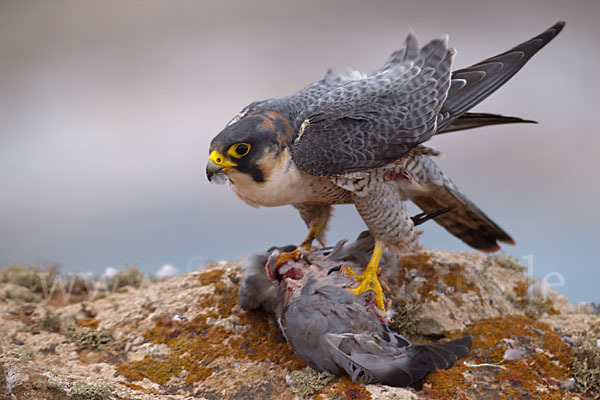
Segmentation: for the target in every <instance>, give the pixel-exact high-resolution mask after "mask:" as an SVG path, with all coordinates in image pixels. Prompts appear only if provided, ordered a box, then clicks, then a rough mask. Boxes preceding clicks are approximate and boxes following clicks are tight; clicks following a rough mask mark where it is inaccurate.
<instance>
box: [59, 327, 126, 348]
mask: <svg viewBox="0 0 600 400" xmlns="http://www.w3.org/2000/svg"><path fill="white" fill-rule="evenodd" d="M64 336H65V339H67V341H68V342H71V343H75V344H76V345H77V347H78V348H79V349H80V350H83V349H88V350H100V349H102V348H103V347H104V346H106V345H109V344H110V343H112V342H113V340H114V339H113V337H112V335H111V334H110V333H109V332H106V331H102V330H93V329H90V328H86V327H79V326H70V327H68V328H67V329H66V330H65V332H64Z"/></svg>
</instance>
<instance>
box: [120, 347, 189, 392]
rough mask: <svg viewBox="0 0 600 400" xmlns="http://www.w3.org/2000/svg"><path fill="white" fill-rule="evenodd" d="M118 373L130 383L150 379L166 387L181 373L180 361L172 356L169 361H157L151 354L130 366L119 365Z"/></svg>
mask: <svg viewBox="0 0 600 400" xmlns="http://www.w3.org/2000/svg"><path fill="white" fill-rule="evenodd" d="M117 371H118V372H119V373H120V374H121V375H123V376H124V377H125V378H127V379H128V380H130V381H139V380H142V379H143V378H148V379H150V380H151V381H152V382H156V383H158V384H161V385H164V384H165V383H167V381H168V380H169V378H170V377H172V376H173V375H177V374H178V373H179V371H181V365H180V362H179V360H178V359H177V358H176V357H174V356H170V357H169V358H168V359H167V360H164V361H163V360H157V359H154V358H152V356H150V354H146V356H145V357H144V358H143V359H141V360H139V361H134V362H133V363H131V364H129V365H124V364H119V365H117Z"/></svg>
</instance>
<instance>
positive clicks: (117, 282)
mask: <svg viewBox="0 0 600 400" xmlns="http://www.w3.org/2000/svg"><path fill="white" fill-rule="evenodd" d="M150 281H151V279H150V277H148V276H147V275H145V274H144V273H143V272H142V271H140V269H139V268H138V267H137V266H133V267H130V268H127V269H126V270H125V271H122V272H118V273H117V274H116V275H115V276H113V277H112V278H110V279H109V280H108V282H107V283H108V287H109V289H110V290H117V289H121V288H124V287H126V286H130V287H133V288H140V287H142V286H145V285H146V284H147V283H148V282H150Z"/></svg>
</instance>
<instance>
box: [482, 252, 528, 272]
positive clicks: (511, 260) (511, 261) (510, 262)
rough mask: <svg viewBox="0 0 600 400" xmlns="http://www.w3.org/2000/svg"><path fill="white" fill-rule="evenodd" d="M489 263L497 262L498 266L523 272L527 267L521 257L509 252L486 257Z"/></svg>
mask: <svg viewBox="0 0 600 400" xmlns="http://www.w3.org/2000/svg"><path fill="white" fill-rule="evenodd" d="M486 262H487V263H488V264H491V263H495V264H497V265H498V266H500V267H502V268H506V269H512V270H515V271H519V272H523V271H525V270H526V269H527V267H526V266H524V265H523V264H521V263H520V261H519V259H518V258H516V257H514V256H512V255H509V254H504V253H503V254H498V255H491V256H488V257H487V258H486Z"/></svg>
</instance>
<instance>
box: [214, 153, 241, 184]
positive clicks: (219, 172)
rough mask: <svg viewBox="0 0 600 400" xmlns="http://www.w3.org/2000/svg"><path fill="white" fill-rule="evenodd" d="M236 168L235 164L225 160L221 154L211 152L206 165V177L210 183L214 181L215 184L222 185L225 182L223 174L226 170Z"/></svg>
mask: <svg viewBox="0 0 600 400" xmlns="http://www.w3.org/2000/svg"><path fill="white" fill-rule="evenodd" d="M236 166H237V164H236V163H234V162H231V161H229V160H227V159H226V158H225V157H224V156H223V155H222V154H221V153H219V152H218V151H216V150H213V151H212V152H211V153H210V156H209V157H208V162H207V163H206V177H207V178H208V180H209V181H210V182H213V180H214V182H215V183H223V182H225V180H224V179H223V178H225V174H224V172H227V168H231V167H236Z"/></svg>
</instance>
